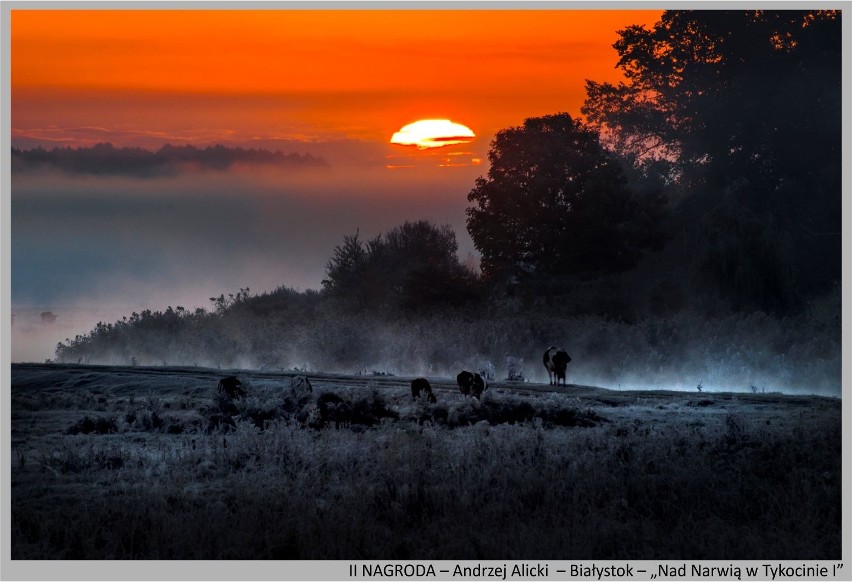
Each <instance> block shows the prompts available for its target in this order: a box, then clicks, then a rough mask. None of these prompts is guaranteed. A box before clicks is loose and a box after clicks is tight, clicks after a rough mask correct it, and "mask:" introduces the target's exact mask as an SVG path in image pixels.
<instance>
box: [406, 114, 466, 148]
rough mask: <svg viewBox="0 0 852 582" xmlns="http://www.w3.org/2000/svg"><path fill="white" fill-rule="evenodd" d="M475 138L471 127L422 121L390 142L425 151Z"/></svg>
mask: <svg viewBox="0 0 852 582" xmlns="http://www.w3.org/2000/svg"><path fill="white" fill-rule="evenodd" d="M475 137H476V134H474V133H473V131H471V129H470V128H469V127H467V126H464V125H462V124H460V123H454V122H452V121H450V120H449V119H421V120H420V121H415V122H414V123H410V124H408V125H406V126H405V127H403V128H402V129H400V130H399V131H398V132H396V133H394V134H393V137H391V140H390V142H391V143H395V144H398V145H414V146H417V148H418V149H421V150H423V149H429V148H440V147H444V146H449V145H457V144H463V143H468V142H470V141H471V140H472V139H473V138H475Z"/></svg>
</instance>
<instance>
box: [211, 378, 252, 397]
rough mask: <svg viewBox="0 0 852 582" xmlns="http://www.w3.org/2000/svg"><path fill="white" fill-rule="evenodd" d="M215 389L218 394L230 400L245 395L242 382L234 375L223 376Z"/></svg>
mask: <svg viewBox="0 0 852 582" xmlns="http://www.w3.org/2000/svg"><path fill="white" fill-rule="evenodd" d="M216 389H217V390H218V391H219V394H221V395H223V396H225V397H226V398H230V399H231V400H234V399H237V398H242V397H243V396H245V395H246V389H245V387H244V386H243V383H242V382H240V381H239V379H238V378H237V377H236V376H225V377H224V378H222V379H221V380H219V385H218V386H217V387H216Z"/></svg>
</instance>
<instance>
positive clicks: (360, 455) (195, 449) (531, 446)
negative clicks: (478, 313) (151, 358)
mask: <svg viewBox="0 0 852 582" xmlns="http://www.w3.org/2000/svg"><path fill="white" fill-rule="evenodd" d="M226 374H235V375H237V376H238V377H239V378H240V380H241V381H242V382H243V383H244V385H245V386H246V388H247V391H248V395H247V396H246V397H245V398H244V399H241V400H236V401H233V402H231V401H228V400H227V399H222V398H221V397H219V396H217V391H216V386H217V382H218V380H219V379H220V378H221V377H222V376H224V375H226ZM297 374H300V373H299V372H295V371H290V372H281V371H276V372H271V371H257V370H253V371H250V370H217V369H211V368H200V367H167V366H166V367H162V366H160V367H141V366H136V367H131V366H126V367H124V366H86V365H65V364H13V365H12V387H11V391H12V411H11V413H12V425H11V432H12V471H11V473H12V490H11V497H12V515H11V523H12V528H11V541H12V544H11V545H12V558H13V559H401V560H406V559H696V560H697V559H717V560H718V559H758V558H759V559H836V558H839V557H840V553H841V550H840V544H841V522H840V517H841V516H840V507H841V406H840V404H841V402H840V399H839V398H833V397H821V396H805V395H787V394H779V393H769V392H760V391H756V390H755V391H743V392H737V393H734V392H713V391H708V390H706V389H705V390H704V391H702V392H699V391H697V390H696V391H677V392H671V391H654V390H606V389H602V388H596V387H591V386H578V385H570V384H569V386H568V387H566V388H562V387H559V388H556V387H552V386H548V385H547V384H537V383H530V382H505V381H504V382H494V383H492V384H491V386H490V388H489V389H488V390H487V391H486V392H485V394H484V396H483V398H482V400H481V401H477V400H475V399H470V398H464V397H463V396H462V395H461V394H460V393H459V391H458V388H457V386H456V385H455V380H454V379H450V378H442V377H430V378H429V379H430V381H431V382H432V385H433V388H434V390H435V394H436V396H437V402H436V403H435V404H430V403H428V402H421V401H416V402H415V401H413V400H412V398H411V395H410V392H409V384H410V381H411V378H410V377H400V376H393V375H388V374H363V375H335V374H310V375H309V377H310V381H311V383H312V384H313V392H312V393H310V394H297V393H295V392H294V391H293V390H291V388H290V387H291V379H292V377H293V376H295V375H297ZM332 395H333V396H332Z"/></svg>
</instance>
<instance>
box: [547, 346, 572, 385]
mask: <svg viewBox="0 0 852 582" xmlns="http://www.w3.org/2000/svg"><path fill="white" fill-rule="evenodd" d="M570 361H571V356H569V355H568V352H566V351H565V350H563V349H562V348H555V347H552V346H551V347H549V348H548V349H547V351H546V352H544V367H545V368H547V373H548V375H549V377H550V385H551V386H553V385H556V386H559V380H562V385H563V386H565V385H566V384H565V369H566V368H567V367H568V362H570Z"/></svg>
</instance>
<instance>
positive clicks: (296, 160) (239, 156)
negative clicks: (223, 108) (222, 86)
mask: <svg viewBox="0 0 852 582" xmlns="http://www.w3.org/2000/svg"><path fill="white" fill-rule="evenodd" d="M237 165H251V166H268V167H274V168H277V169H282V170H288V171H299V170H321V171H327V170H330V169H331V168H330V166H329V164H328V162H326V161H325V160H324V159H322V158H319V157H315V156H313V155H311V154H297V153H290V154H284V153H282V152H280V151H269V150H264V149H254V148H253V149H244V148H241V147H225V146H223V145H216V146H211V147H206V148H203V149H202V148H197V147H195V146H192V145H184V146H173V145H165V146H163V147H161V148H160V149H158V150H156V151H149V150H146V149H143V148H138V147H119V148H117V147H114V146H113V145H112V144H109V143H100V144H97V145H94V146H91V147H79V148H70V147H66V148H54V149H52V150H45V149H42V148H40V147H39V148H34V149H29V150H24V149H15V148H13V149H12V169H13V171H15V172H28V171H41V170H43V169H44V167H45V166H48V167H53V168H56V169H58V170H61V171H63V172H68V173H72V174H94V175H117V176H129V177H137V178H153V177H158V176H174V175H178V174H182V173H186V172H189V171H193V170H218V171H226V170H229V169H231V168H233V167H235V166H237Z"/></svg>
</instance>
